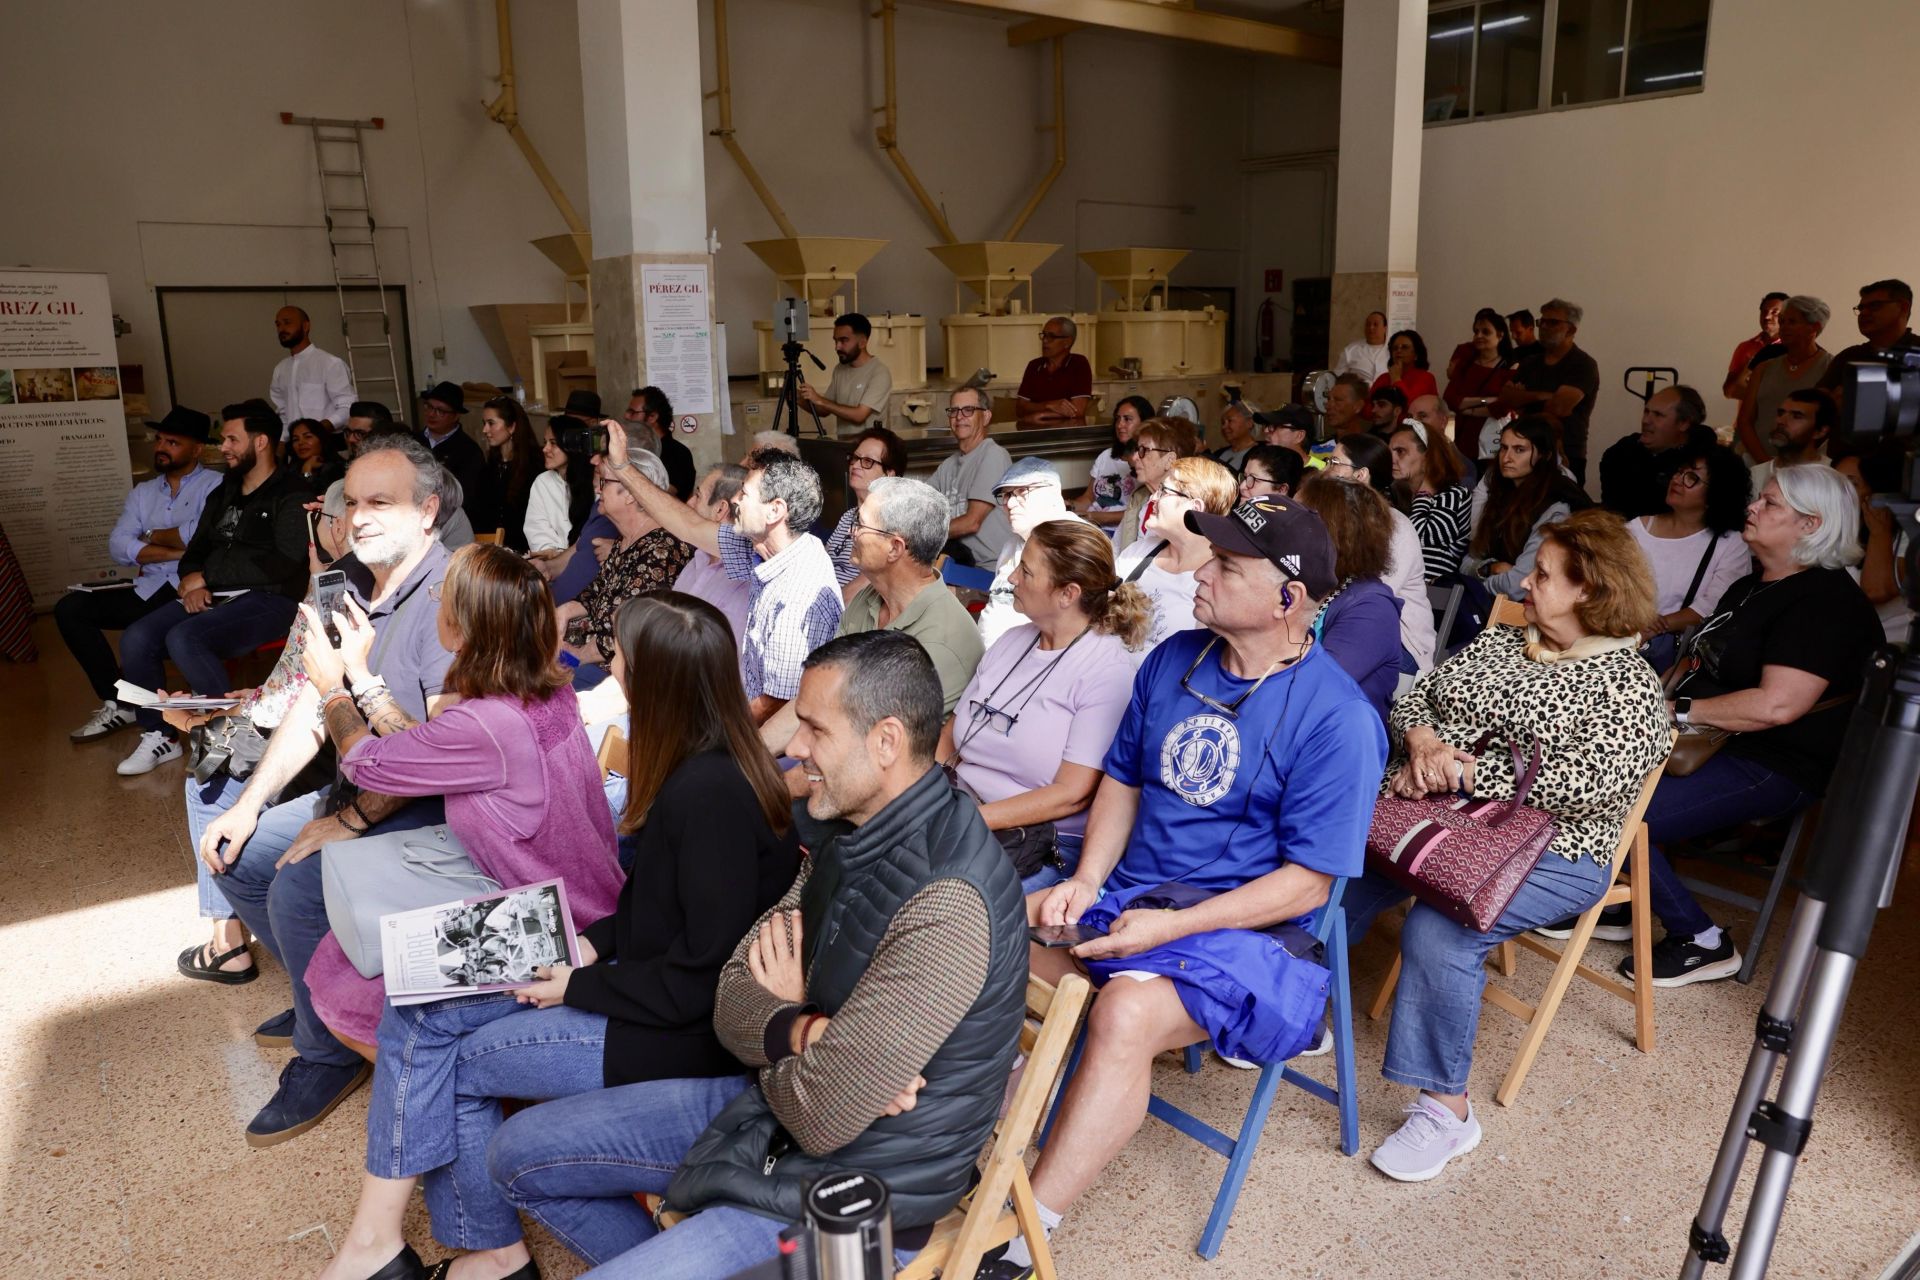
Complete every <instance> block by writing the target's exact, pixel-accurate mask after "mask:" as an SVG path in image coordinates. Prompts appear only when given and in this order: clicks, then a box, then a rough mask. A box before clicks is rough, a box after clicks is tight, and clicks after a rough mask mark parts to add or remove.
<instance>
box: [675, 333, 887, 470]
mask: <svg viewBox="0 0 1920 1280" xmlns="http://www.w3.org/2000/svg"><path fill="white" fill-rule="evenodd" d="M872 337H873V322H872V321H870V320H868V319H867V318H866V317H865V316H863V315H861V314H860V313H859V312H858V311H849V312H847V314H845V315H843V316H841V317H840V318H839V319H837V320H835V321H834V322H833V354H834V355H835V356H837V357H839V360H840V363H839V364H838V365H836V366H835V367H834V370H833V377H832V378H831V379H830V380H829V381H828V382H827V393H826V394H825V395H821V394H820V393H819V392H818V391H815V390H814V389H813V387H812V385H811V384H809V383H807V382H805V381H802V382H801V384H800V391H799V394H800V403H801V404H804V405H806V406H808V407H809V408H811V409H813V410H814V411H815V412H816V413H820V414H823V415H829V416H832V417H835V418H838V419H840V421H842V422H845V423H847V424H848V425H850V426H855V427H864V426H867V425H869V424H871V425H873V426H876V427H881V426H885V425H886V421H887V397H888V396H890V395H892V394H893V371H892V370H891V369H888V368H887V366H886V365H885V364H884V363H883V362H882V361H881V360H880V358H879V357H878V356H876V355H874V354H873V352H871V351H869V350H867V343H868V341H869V340H870V339H871V338H872ZM682 496H683V497H684V496H685V495H682Z"/></svg>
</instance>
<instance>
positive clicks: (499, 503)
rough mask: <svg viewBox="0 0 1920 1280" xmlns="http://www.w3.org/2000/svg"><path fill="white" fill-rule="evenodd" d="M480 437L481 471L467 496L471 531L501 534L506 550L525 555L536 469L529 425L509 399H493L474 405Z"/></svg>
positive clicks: (536, 454) (538, 463) (534, 444)
mask: <svg viewBox="0 0 1920 1280" xmlns="http://www.w3.org/2000/svg"><path fill="white" fill-rule="evenodd" d="M480 434H481V435H482V436H483V437H484V438H485V439H486V442H487V466H486V470H485V471H483V472H481V473H480V492H479V493H477V494H469V495H468V501H467V507H468V514H469V515H470V516H472V517H473V528H474V532H476V533H492V532H493V531H494V530H496V529H498V530H502V531H504V535H505V543H506V545H507V546H509V547H511V548H513V549H514V550H515V551H525V550H526V549H527V530H526V523H527V500H528V498H529V497H530V496H531V494H532V493H533V482H534V479H535V478H536V477H537V476H538V475H539V474H540V470H541V464H542V459H541V456H540V441H539V439H538V438H537V437H535V436H534V434H533V421H532V419H530V418H528V417H527V411H526V409H524V408H522V407H521V404H520V402H519V401H518V400H515V399H514V398H513V397H512V396H495V397H494V398H493V399H491V400H489V401H487V402H486V403H485V404H483V405H481V406H480Z"/></svg>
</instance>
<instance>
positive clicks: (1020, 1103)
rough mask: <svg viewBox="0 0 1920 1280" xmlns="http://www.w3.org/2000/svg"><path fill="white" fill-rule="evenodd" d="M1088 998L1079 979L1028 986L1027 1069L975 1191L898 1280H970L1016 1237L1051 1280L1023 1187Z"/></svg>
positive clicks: (1028, 1190) (1023, 1034) (1042, 1238)
mask: <svg viewBox="0 0 1920 1280" xmlns="http://www.w3.org/2000/svg"><path fill="white" fill-rule="evenodd" d="M1092 992H1093V987H1092V985H1091V984H1090V983H1088V981H1087V980H1086V979H1085V978H1083V977H1081V976H1080V975H1079V974H1077V973H1070V974H1068V975H1067V976H1066V977H1064V978H1062V979H1060V985H1059V986H1058V987H1051V986H1048V985H1047V984H1046V983H1045V982H1042V981H1041V980H1040V979H1039V978H1035V977H1029V978H1028V979H1027V1018H1028V1020H1027V1022H1025V1023H1024V1024H1022V1026H1021V1028H1020V1049H1021V1051H1022V1052H1023V1053H1025V1054H1026V1055H1027V1065H1026V1069H1025V1070H1024V1071H1023V1072H1022V1073H1021V1075H1020V1084H1019V1085H1018V1087H1016V1088H1015V1089H1014V1091H1013V1104H1012V1105H1011V1106H1009V1107H1008V1108H1007V1114H1006V1115H1005V1116H1003V1117H1001V1120H1000V1125H999V1127H998V1128H997V1129H995V1130H994V1135H993V1142H992V1144H991V1145H990V1146H989V1147H988V1149H987V1159H986V1164H985V1165H984V1166H983V1167H982V1176H981V1179H980V1185H979V1186H977V1187H975V1188H974V1190H973V1194H972V1196H971V1197H970V1198H969V1199H967V1200H964V1201H962V1202H961V1204H960V1207H958V1208H956V1209H954V1210H953V1212H951V1213H949V1214H948V1215H947V1216H946V1217H944V1218H942V1219H941V1220H940V1221H939V1222H938V1223H936V1224H934V1228H933V1235H932V1237H931V1238H929V1239H928V1241H927V1245H926V1248H924V1249H922V1250H921V1251H920V1252H919V1253H918V1254H917V1255H915V1257H914V1259H913V1261H912V1262H910V1263H908V1264H907V1265H906V1266H905V1267H904V1268H902V1269H901V1271H900V1272H899V1273H898V1275H899V1280H932V1278H933V1277H934V1276H952V1277H954V1278H955V1280H973V1273H974V1272H975V1271H976V1270H978V1269H979V1266H980V1255H981V1254H983V1253H985V1252H986V1251H987V1250H988V1249H991V1248H993V1247H994V1246H995V1245H998V1244H1005V1243H1006V1242H1007V1241H1009V1240H1011V1239H1013V1238H1014V1236H1016V1235H1019V1236H1024V1237H1025V1238H1026V1241H1027V1249H1028V1250H1029V1251H1030V1252H1031V1253H1032V1254H1033V1268H1034V1274H1035V1275H1036V1276H1037V1277H1039V1280H1056V1277H1057V1274H1058V1273H1057V1272H1055V1270H1054V1267H1053V1254H1052V1253H1051V1252H1050V1251H1049V1250H1048V1248H1047V1233H1046V1230H1045V1229H1044V1228H1043V1227H1042V1226H1041V1224H1040V1211H1039V1209H1038V1207H1037V1206H1036V1204H1035V1202H1034V1198H1033V1187H1032V1185H1031V1184H1029V1183H1028V1181H1027V1166H1026V1163H1025V1156H1026V1152H1027V1148H1028V1147H1029V1146H1031V1145H1032V1144H1033V1136H1034V1132H1035V1131H1036V1130H1037V1129H1038V1128H1039V1127H1040V1120H1041V1117H1042V1115H1043V1114H1044V1113H1045V1111H1046V1106H1047V1096H1048V1095H1049V1094H1051V1093H1052V1092H1053V1082H1054V1080H1055V1079H1056V1078H1057V1077H1058V1076H1059V1074H1060V1068H1061V1066H1062V1065H1063V1064H1064V1063H1065V1062H1066V1060H1067V1051H1068V1050H1069V1049H1071V1048H1072V1047H1073V1042H1074V1037H1075V1035H1076V1034H1077V1033H1078V1031H1079V1029H1080V1015H1081V1014H1083V1013H1085V1012H1086V1008H1087V1000H1088V998H1089V997H1090V996H1091V994H1092ZM1009 1200H1011V1201H1012V1203H1011V1206H1009V1204H1008V1201H1009Z"/></svg>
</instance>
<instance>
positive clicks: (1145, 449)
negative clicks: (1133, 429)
mask: <svg viewBox="0 0 1920 1280" xmlns="http://www.w3.org/2000/svg"><path fill="white" fill-rule="evenodd" d="M1134 452H1135V453H1172V452H1173V450H1171V449H1162V448H1160V447H1159V446H1158V445H1151V444H1143V445H1140V446H1138V447H1137V448H1135V449H1134Z"/></svg>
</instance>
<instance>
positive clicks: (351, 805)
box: [342, 796, 373, 833]
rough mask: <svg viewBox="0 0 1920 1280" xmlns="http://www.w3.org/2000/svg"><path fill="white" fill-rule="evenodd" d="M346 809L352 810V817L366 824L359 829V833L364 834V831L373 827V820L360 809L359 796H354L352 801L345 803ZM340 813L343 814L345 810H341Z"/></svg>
mask: <svg viewBox="0 0 1920 1280" xmlns="http://www.w3.org/2000/svg"><path fill="white" fill-rule="evenodd" d="M347 808H348V809H351V810H353V816H354V817H356V818H358V819H360V821H361V822H364V823H365V824H366V826H363V827H361V828H360V830H361V832H363V833H364V832H365V831H367V830H368V829H369V828H371V827H372V826H373V819H372V818H369V817H368V816H367V811H366V810H365V809H362V808H361V807H360V797H359V796H355V797H354V798H353V799H351V800H349V801H347ZM342 812H345V810H342Z"/></svg>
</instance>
